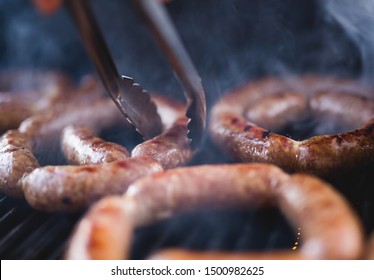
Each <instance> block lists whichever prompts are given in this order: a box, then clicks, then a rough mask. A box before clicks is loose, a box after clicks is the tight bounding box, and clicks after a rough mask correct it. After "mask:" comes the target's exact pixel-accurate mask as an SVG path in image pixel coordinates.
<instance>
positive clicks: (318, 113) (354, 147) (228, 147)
mask: <svg viewBox="0 0 374 280" xmlns="http://www.w3.org/2000/svg"><path fill="white" fill-rule="evenodd" d="M355 85H356V87H354V86H355ZM295 92H299V93H300V94H299V96H300V98H297V95H296V96H295ZM352 92H354V93H355V94H352ZM371 92H373V91H370V90H369V89H367V88H366V87H363V86H361V85H359V84H358V83H355V82H352V81H346V80H339V79H332V78H322V77H315V76H305V77H299V78H297V79H296V80H295V79H291V80H288V79H284V80H282V79H280V78H279V79H277V78H269V79H263V80H260V81H257V82H253V83H250V84H248V85H246V86H243V87H241V88H239V89H237V90H234V91H232V92H231V93H229V94H227V95H226V96H224V97H223V98H222V99H221V100H220V101H219V102H217V104H216V105H215V106H214V107H213V109H212V112H211V118H210V125H209V132H210V135H211V138H212V141H213V142H214V143H215V144H216V145H218V146H219V147H221V148H222V150H224V151H226V152H227V153H228V154H230V155H231V156H233V157H234V158H235V159H237V160H239V161H243V162H263V163H272V164H275V165H278V166H280V167H282V168H283V169H285V170H288V171H292V172H307V173H312V174H316V175H320V176H325V175H329V174H336V173H337V172H342V171H344V170H349V169H352V168H356V167H358V166H364V165H367V164H369V163H373V162H374V101H373V100H371V99H369V98H368V97H367V96H368V95H369V94H370V93H371ZM281 97H283V98H284V99H282V102H280V101H279V99H280V98H281ZM268 111H271V112H272V113H270V112H268ZM245 115H246V116H250V117H251V118H253V119H250V120H247V119H245V118H244V116H245ZM284 115H286V116H288V118H289V119H287V118H284ZM308 115H311V116H314V118H316V119H317V118H319V117H322V116H329V117H330V121H331V120H334V119H335V120H339V121H340V122H342V123H343V126H344V127H348V128H350V129H351V128H352V129H353V128H358V129H355V130H350V131H348V132H344V133H339V134H335V135H318V136H314V137H311V138H309V139H306V140H303V141H296V140H293V139H291V138H289V137H286V136H282V135H280V134H277V133H273V132H271V131H269V130H268V129H269V128H270V129H273V127H274V128H275V129H279V127H281V126H283V125H285V123H286V122H287V121H296V120H297V119H303V118H304V117H305V116H308ZM343 116H344V117H343ZM272 119H273V120H272ZM282 119H283V120H285V121H282ZM259 124H260V125H261V124H263V125H266V126H268V127H266V128H262V127H260V126H259Z"/></svg>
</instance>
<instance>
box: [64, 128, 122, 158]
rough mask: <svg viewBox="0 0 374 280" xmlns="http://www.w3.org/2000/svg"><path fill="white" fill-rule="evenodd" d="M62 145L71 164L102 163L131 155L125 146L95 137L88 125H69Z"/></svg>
mask: <svg viewBox="0 0 374 280" xmlns="http://www.w3.org/2000/svg"><path fill="white" fill-rule="evenodd" d="M61 147H62V150H63V152H64V155H65V157H66V158H67V159H68V161H69V162H70V163H71V164H77V165H88V164H101V163H106V162H111V161H117V160H123V159H126V158H128V157H129V152H128V151H127V150H126V148H125V147H123V146H121V145H119V144H116V143H111V142H107V141H104V140H103V139H101V138H99V137H95V136H94V133H93V131H92V129H91V128H90V127H87V126H67V127H66V128H65V129H64V130H63V133H62V140H61Z"/></svg>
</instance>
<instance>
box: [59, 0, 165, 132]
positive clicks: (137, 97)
mask: <svg viewBox="0 0 374 280" xmlns="http://www.w3.org/2000/svg"><path fill="white" fill-rule="evenodd" d="M65 2H66V6H67V8H68V10H69V12H70V14H71V16H72V18H73V20H74V22H75V24H76V26H77V28H78V30H79V32H80V35H81V37H82V39H83V41H84V43H85V46H86V49H87V51H88V53H89V55H90V57H91V59H92V61H93V62H94V64H95V66H96V69H97V71H98V72H99V76H100V78H101V81H102V83H103V85H104V87H105V89H106V91H107V92H108V94H109V96H110V97H111V98H112V99H113V101H114V103H115V104H116V105H117V107H118V109H119V110H120V111H121V113H122V114H123V115H124V117H125V118H126V119H127V120H128V121H129V122H130V123H131V124H132V125H133V126H134V127H135V128H136V129H137V130H138V132H139V133H140V134H141V135H142V136H143V137H144V138H145V139H149V138H151V137H154V136H156V135H158V134H160V132H161V131H162V124H161V119H160V116H159V115H158V114H157V109H156V106H155V104H154V103H153V102H152V100H151V99H150V96H149V94H148V93H146V92H145V91H144V90H143V89H142V88H141V87H140V86H139V85H138V84H136V83H134V80H133V79H132V78H129V77H126V76H120V75H119V74H118V71H117V68H116V66H115V64H114V62H113V60H112V57H111V55H110V52H109V49H108V47H107V45H106V44H105V41H104V38H103V36H102V34H101V32H100V29H99V26H98V24H97V23H96V20H95V17H94V15H93V13H92V11H91V9H90V7H89V5H88V3H87V1H86V0H66V1H65Z"/></svg>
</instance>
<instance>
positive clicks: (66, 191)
mask: <svg viewBox="0 0 374 280" xmlns="http://www.w3.org/2000/svg"><path fill="white" fill-rule="evenodd" d="M161 170H162V167H161V166H160V165H159V164H158V163H157V162H155V161H154V160H152V159H149V158H137V159H125V160H121V161H115V162H111V163H106V164H101V165H86V166H45V167H40V168H37V169H35V170H34V171H33V172H32V173H30V174H29V175H28V176H26V177H25V178H24V179H23V182H22V187H23V191H24V195H25V198H26V200H27V202H28V203H29V204H30V205H31V206H32V207H33V208H35V209H39V210H44V211H76V210H80V209H82V208H83V207H87V206H88V205H90V204H91V203H92V202H94V201H96V200H98V199H99V198H101V197H103V196H105V195H110V194H121V193H123V192H125V191H126V190H127V187H128V186H129V185H130V184H131V183H132V182H134V181H135V180H136V179H138V178H140V177H143V176H145V175H148V174H151V173H154V172H158V171H161Z"/></svg>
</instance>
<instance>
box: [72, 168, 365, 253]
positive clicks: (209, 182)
mask: <svg viewBox="0 0 374 280" xmlns="http://www.w3.org/2000/svg"><path fill="white" fill-rule="evenodd" d="M105 200H106V199H105V198H104V200H103V201H101V202H100V204H105V205H108V204H110V203H111V202H110V201H109V202H108V201H107V202H105ZM115 204H116V205H112V206H113V207H115V208H118V209H119V210H118V211H123V212H124V213H123V216H126V217H127V218H126V221H122V222H121V223H119V224H120V226H122V225H123V224H124V223H127V225H129V224H131V225H132V227H133V228H135V227H139V226H142V225H146V224H149V223H152V222H155V221H158V220H161V219H164V218H168V217H170V216H172V215H174V214H176V213H181V212H185V211H198V210H199V209H227V208H236V209H238V208H239V209H252V208H255V207H262V206H266V205H278V207H279V208H280V209H281V211H282V212H283V213H284V214H285V216H286V217H287V218H288V219H289V220H290V222H291V224H292V225H293V226H294V227H295V228H299V227H300V228H302V231H303V242H302V246H301V247H300V250H299V251H297V252H295V251H291V250H286V251H282V252H278V253H273V252H264V253H263V255H262V257H263V258H265V259H272V258H285V259H294V258H299V259H300V258H301V259H356V258H359V257H361V256H362V253H363V232H362V226H361V224H360V222H359V220H358V217H357V215H356V214H355V213H354V211H353V210H352V208H351V207H350V206H349V204H348V203H347V201H346V200H345V199H344V198H343V197H342V196H341V195H340V194H339V193H337V192H336V191H335V190H334V189H333V188H332V187H331V186H330V185H328V184H326V183H324V182H323V181H321V180H319V179H317V178H315V177H312V176H308V175H292V176H290V175H287V174H286V173H284V172H283V171H282V170H281V169H279V168H277V167H275V166H272V165H267V164H233V165H205V166H204V165H203V166H196V167H185V168H177V169H174V170H167V171H164V172H159V173H156V174H153V175H150V176H146V177H144V178H142V179H139V180H137V181H136V182H135V183H133V184H132V185H131V186H130V187H129V189H128V191H127V192H126V193H125V194H124V197H123V204H121V203H120V202H119V201H118V200H117V201H116V203H115ZM92 209H93V210H91V211H92V212H91V211H90V212H89V214H88V215H86V216H85V217H84V218H83V219H82V223H84V224H86V226H88V225H90V224H91V226H92V224H93V223H95V221H96V220H97V219H100V217H98V216H100V215H101V214H100V213H99V212H98V211H96V210H95V209H96V207H95V206H94V207H93V208H92ZM94 213H96V214H97V215H98V216H95V215H94ZM107 226H108V227H110V228H111V229H112V230H116V231H117V229H114V228H115V227H116V223H113V224H112V223H111V224H110V225H107ZM81 228H82V225H81V223H79V224H78V226H77V228H76V230H75V231H74V234H73V236H72V238H71V240H72V242H71V244H74V246H70V247H69V248H68V252H70V253H69V254H68V256H74V254H73V252H84V254H81V256H84V257H85V258H99V259H100V258H101V256H105V257H106V258H108V257H109V258H117V257H118V255H112V256H108V252H109V251H110V247H106V246H102V247H101V248H100V250H101V252H100V253H99V254H98V252H97V251H95V256H93V254H92V252H91V251H90V249H91V248H89V247H87V246H85V244H90V242H91V240H92V238H95V239H96V238H98V237H97V235H96V233H94V232H92V231H91V232H87V231H84V230H81ZM107 230H108V229H107ZM98 234H99V233H98ZM130 237H131V235H129V234H128V231H126V232H125V233H124V235H123V238H130ZM77 240H81V242H80V243H78V242H77ZM121 243H122V244H128V243H127V242H124V241H122V242H121ZM342 244H344V246H342ZM108 246H109V245H108ZM127 249H128V246H127V247H123V250H127ZM75 256H76V255H75ZM195 256H196V257H201V258H204V255H195ZM253 256H256V257H257V256H259V255H258V254H255V255H251V254H250V253H248V254H246V255H245V257H246V258H252V257H253ZM126 257H128V251H126ZM153 257H155V258H162V257H165V255H162V254H161V255H158V256H153ZM225 257H227V258H230V254H228V255H225Z"/></svg>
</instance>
